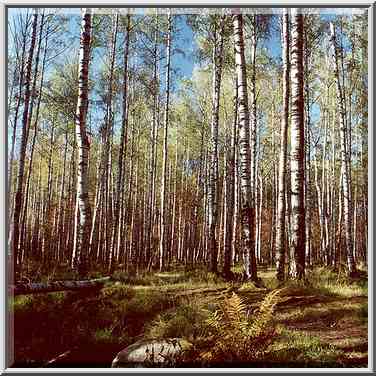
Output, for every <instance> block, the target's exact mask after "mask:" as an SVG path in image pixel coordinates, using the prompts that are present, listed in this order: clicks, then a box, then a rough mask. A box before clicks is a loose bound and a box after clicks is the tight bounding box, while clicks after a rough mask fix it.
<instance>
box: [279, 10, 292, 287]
mask: <svg viewBox="0 0 376 376" xmlns="http://www.w3.org/2000/svg"><path fill="white" fill-rule="evenodd" d="M289 33H290V30H289V10H288V9H285V10H284V14H283V16H282V40H283V52H282V54H283V56H282V57H283V99H282V101H283V115H282V123H281V146H280V152H279V170H278V198H277V224H276V227H277V232H276V240H275V252H276V268H277V278H278V279H279V280H283V279H284V277H285V232H286V227H285V220H286V219H285V218H286V205H285V189H286V177H285V176H286V163H287V131H288V121H289V100H290V61H289V55H290V35H289Z"/></svg>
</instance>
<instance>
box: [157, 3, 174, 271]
mask: <svg viewBox="0 0 376 376" xmlns="http://www.w3.org/2000/svg"><path fill="white" fill-rule="evenodd" d="M167 22H168V26H167V28H168V30H167V46H166V50H167V57H166V59H167V63H166V87H165V90H166V102H165V113H164V115H165V116H164V134H163V162H162V190H161V224H160V237H159V270H160V271H162V270H163V268H164V262H165V254H166V249H165V248H166V229H167V223H166V220H167V218H166V198H167V159H168V144H167V142H168V121H169V104H170V103H169V102H170V62H171V29H172V20H171V12H170V10H169V11H168V16H167Z"/></svg>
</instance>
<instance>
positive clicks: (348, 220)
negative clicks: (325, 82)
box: [330, 23, 357, 276]
mask: <svg viewBox="0 0 376 376" xmlns="http://www.w3.org/2000/svg"><path fill="white" fill-rule="evenodd" d="M330 31H331V42H332V47H333V58H334V70H335V76H336V83H337V103H338V106H339V113H340V133H341V165H342V172H343V177H342V195H343V201H344V202H343V217H344V221H345V239H346V258H347V271H348V273H349V275H350V276H352V275H354V274H356V272H357V270H356V265H355V260H354V253H353V251H354V250H353V239H352V226H353V223H352V202H351V197H350V195H351V186H350V182H351V169H350V158H349V153H348V150H347V149H348V147H347V146H348V145H347V138H346V119H345V117H346V112H345V107H344V95H343V88H342V87H341V80H340V76H339V67H338V65H339V63H338V60H339V59H338V54H339V53H338V47H337V40H336V30H335V26H334V24H333V23H330Z"/></svg>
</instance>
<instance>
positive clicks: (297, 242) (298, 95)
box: [290, 8, 305, 279]
mask: <svg viewBox="0 0 376 376" xmlns="http://www.w3.org/2000/svg"><path fill="white" fill-rule="evenodd" d="M303 88H304V86H303V15H302V14H301V12H300V10H299V9H298V8H292V10H291V99H292V101H291V227H292V234H291V235H292V236H291V254H292V259H291V260H290V275H291V277H292V278H296V279H302V278H303V277H304V273H305V212H304V91H303Z"/></svg>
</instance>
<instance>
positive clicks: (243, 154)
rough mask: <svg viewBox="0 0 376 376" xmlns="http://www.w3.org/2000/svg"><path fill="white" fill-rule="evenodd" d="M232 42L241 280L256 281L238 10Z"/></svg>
mask: <svg viewBox="0 0 376 376" xmlns="http://www.w3.org/2000/svg"><path fill="white" fill-rule="evenodd" d="M232 18H233V27H234V42H235V64H236V75H237V82H238V116H239V122H238V124H239V140H238V142H239V154H240V158H239V164H240V186H241V195H242V197H241V208H240V211H241V223H242V238H243V247H244V256H243V257H244V277H245V279H251V280H254V281H256V280H257V279H258V278H257V267H256V257H255V253H254V252H255V246H254V244H255V239H254V236H255V231H254V230H255V229H254V226H255V207H254V201H253V198H252V192H251V171H250V169H251V160H250V157H251V156H250V149H249V110H248V93H247V71H246V63H245V57H244V37H243V15H242V14H241V13H240V10H239V9H236V10H234V11H233V15H232Z"/></svg>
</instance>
